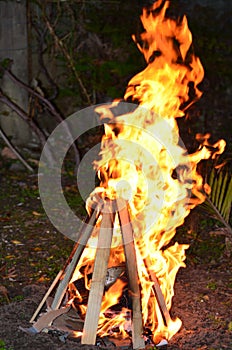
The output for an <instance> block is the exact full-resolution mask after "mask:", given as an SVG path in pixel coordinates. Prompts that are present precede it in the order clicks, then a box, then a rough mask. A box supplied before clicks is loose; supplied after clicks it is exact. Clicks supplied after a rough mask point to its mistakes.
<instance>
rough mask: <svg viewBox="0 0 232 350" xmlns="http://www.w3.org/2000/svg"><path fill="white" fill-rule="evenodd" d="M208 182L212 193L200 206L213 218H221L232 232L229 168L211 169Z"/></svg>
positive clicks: (231, 182)
mask: <svg viewBox="0 0 232 350" xmlns="http://www.w3.org/2000/svg"><path fill="white" fill-rule="evenodd" d="M208 184H209V185H210V187H211V193H210V195H208V196H207V197H206V200H205V202H204V203H202V204H201V205H200V208H202V209H204V210H205V211H207V213H208V214H209V215H211V216H212V217H213V218H215V219H217V220H219V221H220V222H221V223H222V224H223V225H224V226H225V227H227V228H228V229H229V231H230V232H231V233H232V228H231V226H230V224H229V219H230V212H231V204H232V177H231V174H230V171H229V170H225V169H223V168H220V169H219V171H218V170H215V169H214V168H213V169H212V170H211V173H210V177H209V180H208Z"/></svg>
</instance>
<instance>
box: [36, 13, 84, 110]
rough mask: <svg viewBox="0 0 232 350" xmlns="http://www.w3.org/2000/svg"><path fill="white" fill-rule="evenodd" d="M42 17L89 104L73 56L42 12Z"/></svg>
mask: <svg viewBox="0 0 232 350" xmlns="http://www.w3.org/2000/svg"><path fill="white" fill-rule="evenodd" d="M43 17H44V20H45V23H46V25H47V28H48V30H49V32H50V34H51V35H52V36H53V38H54V40H55V42H56V45H57V46H58V47H59V49H60V50H61V52H62V53H63V55H64V56H65V58H66V60H67V61H68V63H69V67H70V68H71V70H72V72H73V74H74V75H75V78H76V80H77V81H78V83H79V85H80V87H81V89H82V92H83V94H84V96H85V98H86V100H87V102H88V104H89V105H90V104H91V100H90V97H89V94H88V92H87V90H86V87H85V86H84V83H83V82H82V80H81V78H80V76H79V74H78V73H77V71H76V68H75V63H74V61H73V58H72V57H71V56H70V54H69V53H68V50H67V49H66V47H65V46H64V44H63V42H62V40H60V38H59V37H58V36H57V35H56V32H55V30H54V28H53V26H52V25H51V23H50V22H49V20H48V18H47V16H46V15H45V14H43Z"/></svg>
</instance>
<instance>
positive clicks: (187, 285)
mask: <svg viewBox="0 0 232 350" xmlns="http://www.w3.org/2000/svg"><path fill="white" fill-rule="evenodd" d="M69 181H70V179H69V178H67V180H66V185H65V191H66V194H67V195H70V193H71V194H72V196H73V198H76V202H74V204H73V205H75V206H76V208H77V209H78V211H79V213H82V214H80V215H84V209H83V208H82V205H83V203H81V201H80V199H79V195H78V193H77V191H75V190H74V188H73V186H71V184H70V183H69ZM70 198H71V197H70ZM71 202H72V203H73V201H71ZM71 202H70V203H71ZM1 204H2V210H1V216H0V226H1V232H2V243H1V245H2V254H1V255H2V257H1V270H0V273H1V282H0V287H1V289H0V292H1V294H0V297H1V298H0V324H1V328H0V340H1V341H2V345H0V349H2V350H4V349H5V350H21V349H33V350H40V349H41V350H46V349H49V350H51V349H61V350H68V349H82V350H84V349H86V350H92V349H109V348H110V346H109V345H104V344H105V343H103V344H102V343H101V345H99V346H82V345H81V344H80V343H78V342H77V341H76V340H75V341H74V340H73V339H69V338H68V339H66V342H65V343H64V342H63V341H64V339H63V341H62V337H60V336H61V334H54V333H53V334H47V333H38V334H36V335H29V334H27V333H25V332H23V331H22V330H20V328H19V327H25V328H28V327H30V326H31V325H30V323H29V320H30V319H31V317H32V315H33V313H34V311H35V310H36V308H37V306H38V305H39V302H40V300H41V299H42V297H43V295H44V294H45V292H46V291H47V289H48V287H49V285H50V283H51V281H52V280H53V279H54V277H55V275H56V274H57V272H58V271H59V269H60V268H61V267H62V266H63V263H64V261H65V260H66V258H67V257H68V255H69V254H70V252H71V249H72V246H73V242H72V241H71V240H69V239H67V238H65V237H64V236H63V235H61V234H60V233H59V232H57V231H56V230H55V229H54V227H52V225H51V223H50V222H49V221H48V219H47V217H46V215H45V214H44V212H43V208H42V207H41V204H40V200H39V194H38V188H37V179H36V176H34V175H28V174H26V173H25V172H19V171H17V172H15V171H10V170H9V167H8V168H7V167H4V168H3V169H2V170H1ZM215 225H216V224H215V222H214V221H213V222H211V221H210V219H206V218H205V216H202V215H200V214H198V213H197V212H194V213H193V214H192V217H191V216H190V219H189V220H187V222H186V224H185V226H184V227H182V228H180V229H179V230H178V232H177V238H176V239H177V240H178V241H179V242H180V243H190V244H191V246H190V249H189V250H188V251H187V259H186V265H187V267H186V268H185V269H184V268H182V269H181V270H180V271H179V272H178V274H177V280H176V284H175V296H174V298H173V306H172V308H171V315H172V317H173V318H175V317H179V318H180V319H181V320H182V322H183V324H182V328H181V330H180V331H179V332H178V333H177V334H176V335H175V336H174V337H173V338H172V339H171V340H170V341H169V344H168V346H167V347H166V348H167V349H172V350H178V349H184V350H197V349H198V350H200V349H201V350H203V349H209V350H220V349H223V350H224V349H227V350H229V349H232V261H231V255H230V253H231V252H228V251H227V250H226V246H225V237H224V236H223V235H222V236H221V235H220V236H218V235H212V230H213V229H215ZM193 227H194V229H193ZM0 344H1V343H0ZM1 346H2V347H1ZM114 348H115V349H116V347H114ZM148 348H149V349H154V347H153V346H151V345H150V346H149V347H148ZM123 349H131V347H130V345H127V346H125V345H124V348H123ZM160 349H165V347H161V348H160Z"/></svg>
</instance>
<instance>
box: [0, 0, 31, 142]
mask: <svg viewBox="0 0 232 350" xmlns="http://www.w3.org/2000/svg"><path fill="white" fill-rule="evenodd" d="M0 18H1V21H0V60H1V61H2V60H3V59H5V58H10V59H11V60H13V66H12V72H13V73H14V74H15V75H16V76H17V77H18V78H19V79H21V80H22V81H24V82H25V83H28V45H27V4H26V0H18V1H0ZM1 85H2V86H1V88H2V90H3V92H4V93H5V94H7V95H8V96H9V97H10V98H11V99H12V100H13V101H14V102H15V103H16V104H18V105H19V106H20V107H21V108H23V109H24V110H25V111H27V110H28V94H27V92H26V91H25V90H23V89H21V88H20V87H18V86H17V85H15V84H14V83H13V82H12V81H10V80H9V78H8V77H6V76H4V77H3V79H2V82H1ZM0 125H1V127H2V129H3V130H4V132H5V133H6V134H7V136H8V137H10V138H11V139H12V142H13V143H14V144H17V145H25V144H27V143H28V142H29V141H30V140H31V137H32V133H31V130H30V128H29V126H28V125H27V124H26V123H25V122H24V121H23V120H22V119H21V118H20V117H19V116H18V115H17V114H16V113H15V112H13V111H11V110H10V109H9V108H8V107H7V106H5V105H3V104H1V105H0Z"/></svg>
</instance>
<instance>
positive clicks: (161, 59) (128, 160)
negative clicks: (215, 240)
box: [73, 0, 225, 342]
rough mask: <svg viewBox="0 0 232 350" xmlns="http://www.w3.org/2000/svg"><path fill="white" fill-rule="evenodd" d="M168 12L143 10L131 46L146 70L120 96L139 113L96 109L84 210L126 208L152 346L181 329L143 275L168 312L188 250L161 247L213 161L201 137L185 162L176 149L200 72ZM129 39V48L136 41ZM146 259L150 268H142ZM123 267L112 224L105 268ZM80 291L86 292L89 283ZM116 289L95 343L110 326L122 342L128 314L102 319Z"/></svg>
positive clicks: (198, 195)
mask: <svg viewBox="0 0 232 350" xmlns="http://www.w3.org/2000/svg"><path fill="white" fill-rule="evenodd" d="M168 7H169V1H166V2H165V3H164V2H163V1H162V0H159V1H156V2H155V4H154V5H153V6H152V7H151V8H146V9H143V13H142V16H141V21H142V24H143V27H144V30H145V31H144V33H142V34H141V37H140V41H139V43H137V45H138V48H139V49H140V51H141V52H142V53H143V55H144V57H145V60H146V61H147V63H148V65H147V67H146V68H145V69H144V70H143V71H142V72H140V73H138V74H137V75H135V76H134V77H133V78H132V79H131V81H130V82H129V84H128V87H127V90H126V93H125V99H129V98H130V99H132V100H135V101H138V102H139V106H138V107H137V108H136V109H135V110H133V112H128V113H126V114H123V115H120V116H114V114H113V112H112V108H113V107H115V106H117V105H118V103H119V101H114V102H113V103H112V104H111V105H104V106H100V107H98V108H97V109H96V111H97V112H98V113H99V114H100V115H101V117H103V118H108V119H110V120H111V123H110V124H108V125H105V135H104V137H103V139H102V147H101V153H100V155H101V159H100V160H99V161H96V162H95V168H96V170H97V172H98V174H99V177H100V179H101V185H100V187H98V188H96V189H95V190H94V192H93V193H92V194H91V195H90V198H89V200H88V202H87V205H89V206H91V203H92V201H97V200H98V199H99V197H100V198H102V199H104V198H111V199H115V198H118V197H121V198H124V199H126V200H127V201H128V203H129V211H130V216H131V220H132V225H133V230H134V234H135V245H136V253H137V262H138V267H139V271H138V272H139V281H140V283H141V297H142V313H143V322H144V326H147V327H149V328H150V329H151V330H152V332H153V339H154V341H155V342H158V340H159V339H162V338H166V339H170V338H171V337H172V336H173V335H174V334H175V333H176V332H177V331H178V330H179V328H180V327H181V321H180V320H179V319H176V320H169V321H168V324H165V322H164V320H163V317H162V313H161V311H160V308H159V305H158V302H157V300H156V298H155V295H154V290H153V285H154V282H152V281H151V279H150V277H149V273H150V272H152V273H155V275H156V276H157V279H158V281H159V284H160V287H161V290H162V293H163V295H164V298H165V302H166V305H167V308H168V310H170V308H171V304H172V298H173V295H174V282H175V278H176V274H177V271H178V269H179V268H180V267H184V266H185V264H184V262H183V261H184V260H185V250H186V249H187V248H188V246H187V245H183V244H179V243H177V242H176V243H175V244H174V245H172V246H169V247H167V245H168V244H169V243H170V241H171V240H172V238H173V237H174V235H175V232H176V228H177V227H178V226H180V225H182V224H183V222H184V219H185V217H186V216H187V215H188V214H189V212H190V210H191V209H192V208H194V207H195V206H196V205H197V204H199V203H201V202H203V201H204V199H205V195H204V191H203V180H202V177H201V176H200V175H199V174H198V173H197V164H198V163H199V162H200V161H201V160H202V159H207V158H209V157H210V156H212V149H210V148H209V147H207V146H208V145H209V143H208V138H209V137H208V136H205V137H204V138H203V137H202V136H200V135H198V136H197V138H198V140H199V141H200V143H201V146H200V147H199V149H198V150H197V151H196V152H195V153H193V154H190V155H188V154H187V152H186V149H185V147H184V146H183V144H181V142H180V141H181V140H180V136H179V130H178V126H177V121H176V118H177V117H181V116H183V115H184V109H185V108H186V106H187V105H190V104H191V103H192V102H194V101H195V100H196V99H197V98H199V97H200V96H201V92H200V91H199V90H198V87H197V86H198V84H199V83H200V82H201V80H202V78H203V75H204V71H203V68H202V65H201V63H200V60H199V58H198V57H196V56H195V55H194V54H193V52H192V50H191V43H192V35H191V32H190V30H189V28H188V23H187V19H186V17H185V16H184V17H183V18H182V19H178V20H174V19H170V18H168V16H167V15H166V11H167V8H168ZM133 39H134V40H135V41H136V38H135V36H134V37H133ZM141 41H142V44H141ZM190 83H191V84H190ZM190 86H192V89H193V91H194V94H191V96H192V95H193V96H194V97H193V98H192V99H190V97H189V95H190ZM213 146H214V147H216V148H217V149H218V151H217V152H216V153H220V152H222V151H223V148H224V147H225V143H224V142H223V141H220V142H218V143H216V144H215V145H213ZM99 223H100V220H99ZM97 232H98V228H96V230H95V233H94V235H93V237H92V238H91V241H90V242H89V247H88V248H87V249H86V250H85V251H84V255H83V256H82V258H81V261H80V262H79V265H78V266H77V269H76V272H75V275H74V277H73V280H75V279H78V278H81V277H83V274H82V273H81V272H80V268H81V267H82V266H85V273H84V276H86V275H87V273H88V272H90V270H91V268H92V266H93V261H94V256H95V249H91V248H90V247H91V246H92V244H93V243H94V240H96V239H97ZM147 258H149V261H150V264H149V266H145V261H146V259H147ZM124 261H125V257H124V254H123V248H122V246H121V237H120V229H119V224H118V222H116V224H115V229H114V238H113V245H112V249H111V256H110V263H109V265H110V266H117V265H119V264H122V263H123V262H124ZM86 288H89V286H88V283H86ZM123 288H124V284H123V283H122V281H120V280H117V282H116V283H115V284H114V285H113V286H112V287H111V288H110V289H109V290H108V291H107V292H106V293H105V295H104V299H103V303H102V309H101V316H100V321H99V328H98V333H99V334H100V335H106V334H109V333H112V329H113V328H114V327H115V326H117V327H118V328H120V334H122V336H124V337H125V336H126V335H127V333H126V332H125V328H126V327H125V325H126V324H127V322H128V319H127V314H128V310H126V309H125V310H124V311H123V312H122V313H120V314H118V315H116V314H115V315H114V316H113V317H111V318H110V317H107V316H105V313H106V311H107V310H108V309H109V308H110V307H111V306H112V305H115V304H117V303H118V301H119V299H120V296H121V294H122V291H123Z"/></svg>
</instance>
